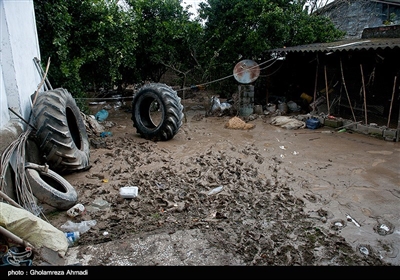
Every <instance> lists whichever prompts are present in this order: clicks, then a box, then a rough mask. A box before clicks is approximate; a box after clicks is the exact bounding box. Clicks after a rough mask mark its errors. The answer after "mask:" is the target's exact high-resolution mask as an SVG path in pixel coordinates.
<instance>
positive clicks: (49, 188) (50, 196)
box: [25, 162, 78, 210]
mask: <svg viewBox="0 0 400 280" xmlns="http://www.w3.org/2000/svg"><path fill="white" fill-rule="evenodd" d="M43 168H44V167H43V166H40V165H37V164H35V163H30V162H28V163H26V164H25V174H26V177H27V179H28V181H29V184H30V186H31V189H32V193H33V195H34V196H35V197H36V198H37V199H38V200H39V201H41V202H43V203H46V204H48V205H50V206H53V207H55V208H57V209H60V210H67V209H69V208H71V207H72V206H74V205H75V204H76V202H77V201H78V194H77V192H76V190H75V189H74V187H73V186H72V185H71V184H70V183H69V182H68V181H67V180H65V179H64V178H63V177H61V176H60V175H59V174H57V173H55V172H54V171H52V170H51V169H48V170H47V172H45V171H43V170H42V169H43Z"/></svg>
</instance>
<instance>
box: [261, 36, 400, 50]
mask: <svg viewBox="0 0 400 280" xmlns="http://www.w3.org/2000/svg"><path fill="white" fill-rule="evenodd" d="M386 48H389V49H395V48H400V38H368V39H348V40H342V41H335V42H330V43H315V44H308V45H300V46H293V47H287V48H286V47H283V48H276V49H272V50H269V52H326V53H327V52H342V51H354V50H377V49H386Z"/></svg>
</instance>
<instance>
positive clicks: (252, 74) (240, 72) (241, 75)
mask: <svg viewBox="0 0 400 280" xmlns="http://www.w3.org/2000/svg"><path fill="white" fill-rule="evenodd" d="M259 75H260V67H259V66H258V64H257V63H256V62H255V61H253V60H250V59H245V60H242V61H240V62H238V63H237V64H236V65H235V67H234V68H233V76H234V77H235V79H236V81H238V82H239V83H242V84H250V83H252V82H254V81H255V80H257V78H258V76H259Z"/></svg>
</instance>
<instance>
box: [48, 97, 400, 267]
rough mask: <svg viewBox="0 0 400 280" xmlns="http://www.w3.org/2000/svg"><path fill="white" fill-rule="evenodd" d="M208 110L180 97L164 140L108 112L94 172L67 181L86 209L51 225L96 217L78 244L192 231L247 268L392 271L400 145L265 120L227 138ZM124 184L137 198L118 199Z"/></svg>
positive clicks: (60, 215) (396, 260) (399, 259)
mask: <svg viewBox="0 0 400 280" xmlns="http://www.w3.org/2000/svg"><path fill="white" fill-rule="evenodd" d="M207 102H208V100H207V98H206V99H205V98H204V97H197V98H196V97H193V98H191V99H186V100H183V101H182V103H183V105H184V108H185V109H184V112H185V118H184V122H183V125H182V127H181V129H180V131H179V132H178V134H177V135H176V136H175V137H174V138H173V139H172V140H170V141H167V142H152V141H148V140H144V139H142V138H140V136H139V135H138V134H136V130H135V128H134V127H133V123H132V120H131V112H130V110H129V109H130V106H129V102H127V103H125V104H123V105H122V106H121V107H119V106H117V107H116V108H114V107H112V108H111V109H109V117H108V118H107V120H106V122H105V123H103V124H104V125H108V126H106V127H105V129H106V131H109V132H112V136H108V137H104V138H102V137H99V136H98V135H93V134H92V135H90V140H91V143H92V146H91V163H92V167H91V168H90V169H89V170H87V171H84V172H80V173H74V174H70V175H66V176H65V178H66V179H67V180H68V181H69V182H70V183H71V184H72V185H73V186H74V187H75V188H76V190H77V192H78V197H79V198H78V202H79V203H82V204H83V205H84V206H85V207H86V212H85V213H84V214H83V215H82V216H77V217H76V218H71V217H69V216H68V215H67V214H66V212H65V211H55V210H54V211H49V212H48V213H47V217H48V219H49V221H50V222H51V223H52V224H53V225H54V226H56V227H58V228H60V226H61V225H62V224H64V223H65V222H67V221H68V220H70V221H73V222H80V221H84V220H96V222H97V224H96V225H95V226H93V227H92V228H90V230H89V231H87V232H85V233H83V234H81V237H80V239H79V240H78V242H77V244H76V245H75V246H84V245H90V244H100V243H104V242H109V241H113V240H122V239H123V240H128V239H129V238H132V237H135V236H140V235H143V234H156V233H169V234H171V233H174V232H177V231H181V230H189V229H198V230H200V231H201V232H202V233H203V234H204V236H205V237H206V238H207V240H208V242H210V243H211V244H212V245H213V246H215V247H218V248H219V249H222V250H224V251H225V252H227V253H231V254H233V255H235V256H240V257H241V259H242V264H243V265H247V266H253V265H255V266H265V265H268V266H307V265H312V266H325V265H329V266H350V265H351V266H353V265H355V266H382V265H399V264H400V256H399V248H400V247H399V246H400V242H399V240H400V239H399V237H400V236H399V233H400V232H399V226H400V211H399V209H400V208H399V200H400V185H399V182H400V180H399V170H400V165H399V164H400V163H399V162H400V161H399V158H400V145H399V143H396V142H390V141H385V140H381V139H376V138H373V137H370V136H368V135H361V134H357V133H351V132H350V131H347V132H342V133H339V132H337V131H336V130H334V129H332V128H329V127H321V128H318V129H315V130H312V129H307V128H299V129H286V128H282V127H280V126H276V125H272V124H270V121H271V118H272V117H273V115H271V114H269V115H252V116H250V117H245V118H242V119H243V120H244V121H246V123H249V124H254V127H253V128H251V129H230V128H226V127H225V125H226V124H227V123H228V122H229V120H231V119H232V117H233V116H229V115H224V116H215V115H214V116H207V115H206V110H207V104H208V103H207ZM102 106H103V105H97V106H92V107H91V108H90V109H91V110H92V112H93V113H95V112H96V111H97V110H99V109H100V108H101V107H102ZM125 186H137V187H138V196H137V197H136V198H132V199H129V198H128V199H127V198H123V197H121V195H120V188H121V187H125ZM219 187H222V190H220V192H217V193H214V194H212V193H210V192H212V191H213V190H216V188H219ZM220 189H221V188H220ZM105 263H106V262H105ZM99 265H104V263H102V264H100V263H99ZM150 265H151V264H150Z"/></svg>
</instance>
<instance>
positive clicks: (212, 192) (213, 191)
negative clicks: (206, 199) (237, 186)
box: [207, 186, 224, 195]
mask: <svg viewBox="0 0 400 280" xmlns="http://www.w3.org/2000/svg"><path fill="white" fill-rule="evenodd" d="M223 188H224V187H223V186H219V187H216V188H214V189H212V190H211V191H209V192H208V194H207V195H213V194H217V193H219V192H220V191H222V189H223Z"/></svg>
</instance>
